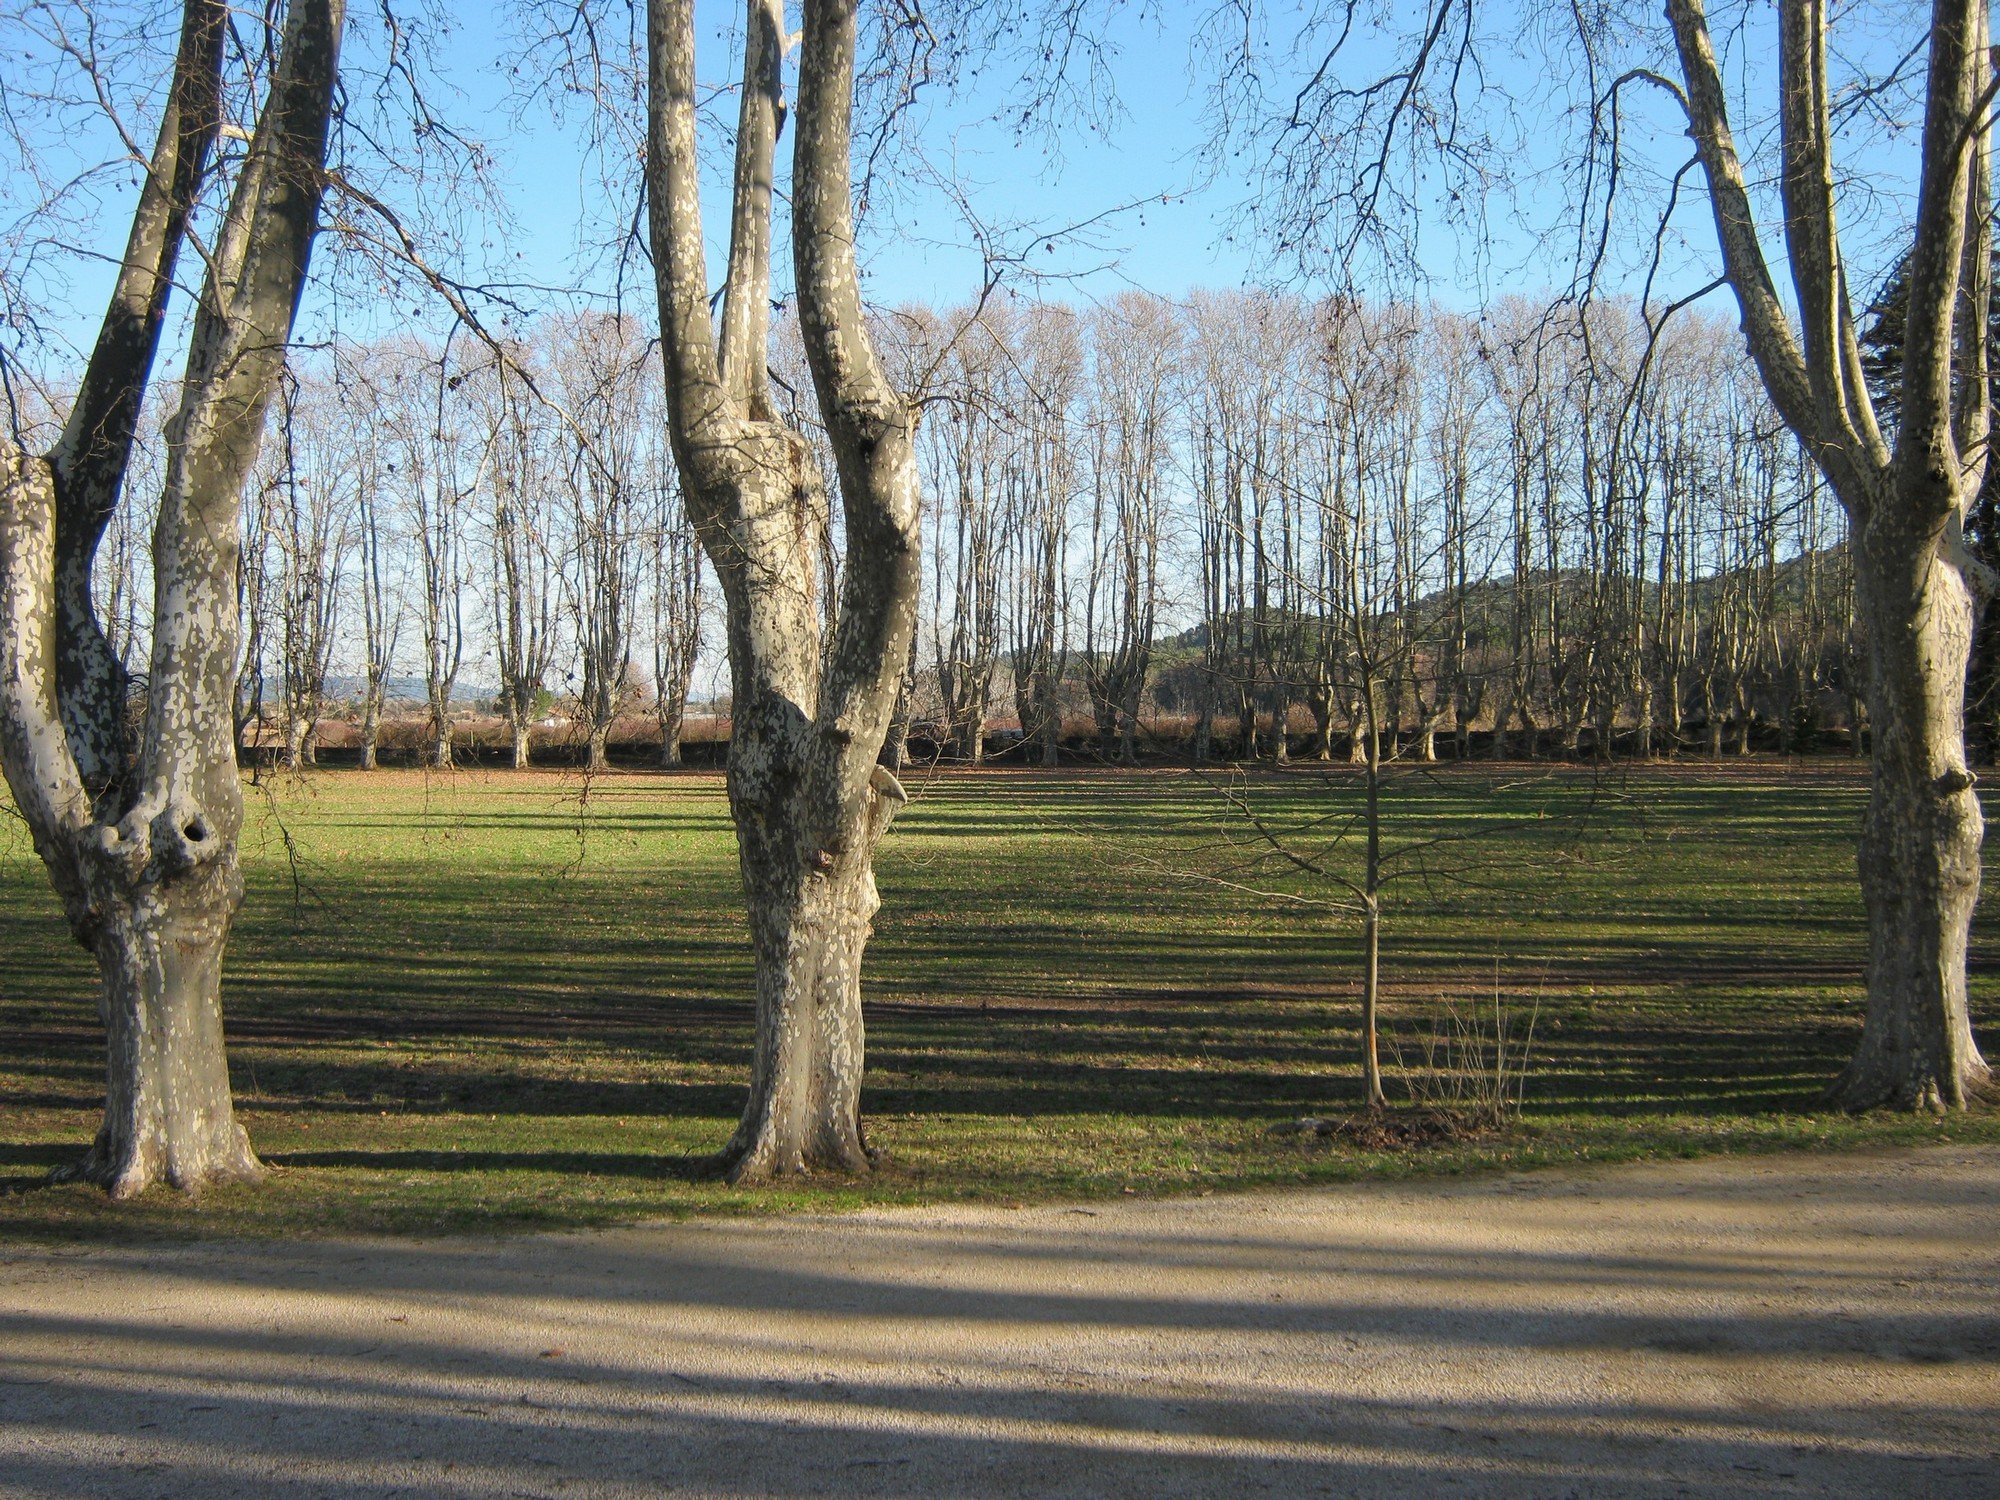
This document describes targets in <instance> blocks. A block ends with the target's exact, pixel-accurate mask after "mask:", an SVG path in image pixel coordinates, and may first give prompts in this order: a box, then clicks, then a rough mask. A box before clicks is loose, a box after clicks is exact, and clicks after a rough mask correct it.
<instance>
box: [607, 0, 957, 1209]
mask: <svg viewBox="0 0 2000 1500" xmlns="http://www.w3.org/2000/svg"><path fill="white" fill-rule="evenodd" d="M803 14H804V23H803V24H804V31H803V36H802V39H801V48H800V59H799V77H800V86H799V103H798V110H797V115H796V118H797V120H798V139H797V141H796V143H795V145H794V148H793V178H792V235H793V252H794V281H795V285H796V286H797V289H798V290H797V297H798V307H799V327H800V333H801V335H802V338H803V341H804V343H805V348H806V356H807V362H808V364H809V366H810V368H811V371H812V381H813V388H814V390H815V392H816V393H817V395H818V397H819V406H820V414H821V417H822V419H823V421H824V422H825V425H826V430H827V436H828V440H829V443H830V445H831V447H832V450H833V453H834V457H835V461H836V464H837V466H838V469H839V475H840V486H841V497H842V500H843V505H842V515H843V521H844V523H845V533H846V535H845V540H846V546H845V549H844V556H843V569H844V571H843V574H842V577H841V596H840V601H839V603H840V608H839V610H838V611H837V613H836V615H835V618H836V619H837V621H838V623H837V625H836V626H835V627H834V630H833V637H832V640H831V643H830V647H829V649H826V650H825V651H822V649H821V645H822V642H821V635H820V629H821V614H820V601H819V599H818V597H817V586H818V578H819V572H820V564H821V561H822V557H821V553H820V546H819V542H818V539H819V538H821V537H822V536H823V535H824V534H825V529H826V503H825V496H824V492H823V489H822V486H821V482H820V479H819V474H818V470H817V468H816V465H815V462H814V459H813V456H812V454H811V451H810V449H809V448H808V447H807V445H806V443H805V441H804V439H803V438H801V437H800V436H799V435H798V434H796V433H793V432H789V431H787V430H786V429H785V428H784V427H782V426H781V425H780V424H779V423H778V422H777V421H776V419H775V417H774V415H773V411H772V403H771V401H770V396H769V390H768V377H767V374H766V359H767V355H766V347H765V346H766V332H767V327H768V324H767V319H768V309H769V305H770V299H769V285H770V266H769V259H770V230H771V222H770V214H771V193H772V160H773V155H774V151H775V145H776V139H777V132H778V126H779V122H780V121H781V120H782V119H783V118H784V102H783V91H782V87H781V81H780V80H781V71H782V62H783V58H784V55H785V50H786V39H785V35H784V16H783V13H782V9H781V8H780V7H779V6H778V5H777V4H776V3H775V0H750V5H749V8H748V16H747V26H746V32H745V37H746V40H745V58H744V74H743V82H744V87H743V90H742V94H741V101H740V105H741V109H740V116H739V121H738V128H737V142H736V172H735V185H734V192H733V196H732V224H731V233H730V246H729V269H728V274H727V279H726V294H725V297H724V302H723V310H722V320H721V329H720V335H719V338H718V334H717V330H716V327H715V324H714V321H713V318H712V315H711V312H710V301H709V287H708V275H707V263H706V245H705V242H704V239H703V235H702V231H701V175H700V166H699V158H698V155H697V150H696V142H695V128H696V126H695V42H694V34H695V28H694V12H693V6H692V4H691V0H651V4H650V7H649V19H648V45H649V57H650V105H651V112H650V118H649V132H650V133H649V142H650V145H649V150H648V159H647V179H648V203H649V211H650V215H651V219H650V226H649V227H650V231H651V239H652V246H653V266H654V273H655V277H656V279H657V284H658V291H659V298H660V322H661V343H662V352H663V362H664V364H665V367H666V380H667V395H668V411H669V421H670V426H671V429H672V434H673V440H674V455H675V459H676V462H677V465H678V467H679V469H680V473H681V478H682V485H683V492H684V494H685V497H686V502H687V507H688V513H689V515H690V517H691V518H692V519H693V521H694V523H695V526H696V529H697V532H698V534H699V535H700V537H701V542H702V545H703V547H704V548H705V549H706V550H707V552H708V556H709V559H710V561H711V562H712V563H713V564H714V566H715V571H716V573H717V575H718V577H719V578H720V580H721V583H722V588H723V596H724V601H725V605H726V615H727V620H728V640H729V662H730V678H731V687H732V693H733V707H732V732H731V737H730V749H729V796H730V808H731V811H732V813H733V814H734V817H735V821H736V830H737V843H738V853H739V859H740V862H741V866H742V873H743V886H744V895H745V899H746V904H747V906H748V910H749V916H750V929H751V936H752V942H753V946H754V951H755V957H756V986H757V990H756V999H757V1017H756V1025H757V1034H756V1048H755V1052H754V1057H753V1066H752V1073H751V1083H750V1095H749V1100H748V1103H747V1106H746V1108H745V1111H744V1116H743V1120H742V1124H741V1125H740V1127H739V1128H738V1130H737V1132H736V1135H735V1137H734V1138H733V1139H732V1141H731V1142H730V1144H729V1146H728V1148H727V1149H726V1150H725V1151H724V1153H723V1155H722V1158H721V1160H720V1166H721V1168H722V1169H723V1170H724V1171H725V1172H726V1173H727V1174H728V1175H729V1177H730V1178H731V1180H733V1181H737V1182H760V1181H765V1180H768V1179H770V1178H772V1177H775V1176H780V1175H785V1174H788V1173H794V1172H804V1171H810V1170H814V1169H830V1170H838V1171H850V1172H854V1171H862V1170H865V1169H866V1167H867V1165H868V1156H867V1151H866V1146H865V1143H864V1141H863V1139H862V1134H861V1122H860V1080H861V1068H862V1057H863V1032H862V1027H861V1013H860V989H859V985H860V966H861V958H862V954H863V951H864V947H865V944H866V940H867V936H868V921H869V918H870V917H871V916H872V915H873V912H874V910H875V905H876V895H875V884H874V852H875V845H876V843H877V841H878V840H879V839H880V837H881V835H882V831H883V829H884V828H885V827H886V826H887V823H888V821H889V818H890V817H891V816H892V815H893V813H894V810H895V806H896V805H897V804H898V803H899V802H900V801H901V800H902V788H901V787H900V786H899V785H898V784H897V782H896V779H895V777H894V776H893V775H892V774H891V773H890V772H888V771H887V770H886V769H884V768H883V767H881V766H880V765H879V764H878V763H877V760H878V757H879V755H880V754H881V751H882V747H883V742H884V739H885V737H886V735H887V733H888V730H889V726H890V723H891V721H892V719H893V718H894V717H895V709H896V701H897V695H898V691H899V689H900V687H901V685H902V683H903V680H904V671H905V668H906V666H907V664H908V662H909V657H910V646H911V641H912V637H913V635H914V633H915V625H916V598H917V591H918V585H919V582H920V561H919V549H918V546H917V540H918V513H919V505H918V492H917V470H916V456H915V451H914V445H913V434H914V427H915V412H914V410H913V409H912V408H911V406H910V405H909V404H908V403H907V402H906V401H905V400H904V399H903V397H902V396H901V395H900V394H899V393H897V392H896V391H895V390H894V389H893V387H891V386H890V384H889V383H888V380H887V378H886V377H885V376H884V374H883V371H882V368H881V365H880V363H879V361H878V360H877V359H876V356H875V352H874V349H873V347H872V345H871V344H870V342H869V339H868V334H867V328H866V319H865V318H864V315H863V309H862V304H861V297H860V277H859V271H858V268H857V267H856V265H855V261H854V223H853V202H852V198H853V192H852V183H851V180H850V176H849V165H848V153H849V130H850V112H851V108H852V96H853V86H854V20H855V18H854V12H853V8H852V5H851V4H848V3H843V0H807V3H806V5H805V7H804V13H803Z"/></svg>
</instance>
